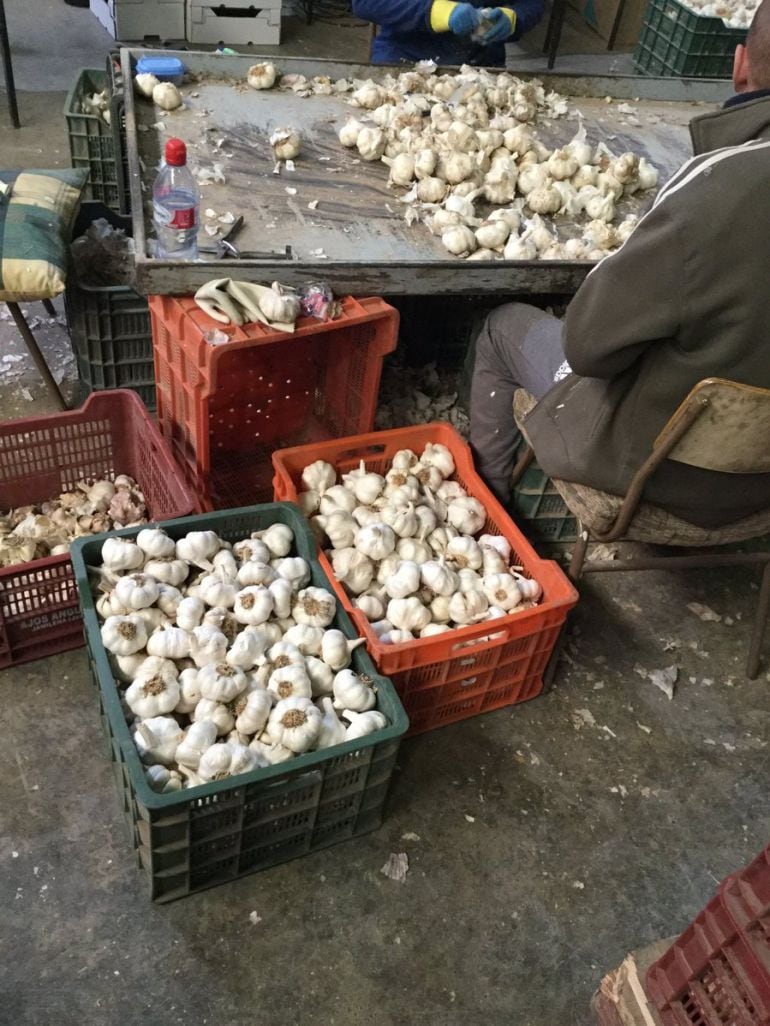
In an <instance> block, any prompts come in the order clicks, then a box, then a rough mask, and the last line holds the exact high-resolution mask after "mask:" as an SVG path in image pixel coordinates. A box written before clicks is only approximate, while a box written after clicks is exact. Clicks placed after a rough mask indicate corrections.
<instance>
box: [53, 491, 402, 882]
mask: <svg viewBox="0 0 770 1026" xmlns="http://www.w3.org/2000/svg"><path fill="white" fill-rule="evenodd" d="M274 523H282V524H286V525H288V526H289V527H291V529H292V531H293V532H294V539H295V551H294V553H293V554H295V555H299V556H302V557H303V558H304V559H306V560H307V561H308V563H309V564H310V566H311V584H312V585H313V586H315V587H319V588H325V589H326V590H329V591H330V590H331V586H330V585H329V582H328V579H327V577H326V575H325V574H324V572H323V570H322V569H321V567H320V565H319V564H318V563H317V562H316V561H315V541H314V539H313V536H312V534H311V533H310V530H309V528H308V527H307V524H306V522H305V520H304V517H303V516H302V514H301V513H300V511H299V509H298V508H297V507H296V506H294V505H292V504H291V503H286V502H279V503H270V504H266V505H264V506H251V507H248V508H244V509H232V510H227V511H225V512H219V513H207V514H202V515H201V516H191V517H182V518H180V519H178V520H169V521H167V522H166V523H164V524H163V529H164V530H165V531H166V532H167V533H168V534H169V535H170V536H171V537H172V538H180V537H182V536H183V535H185V534H187V533H188V532H189V531H202V530H213V531H216V532H217V534H218V535H219V536H220V537H221V538H223V539H224V540H226V541H230V542H234V541H237V540H239V539H241V538H248V537H249V536H250V534H251V532H252V531H258V530H264V529H265V528H266V527H268V526H269V525H270V524H274ZM139 530H140V529H139V528H126V529H124V530H121V531H114V532H111V536H114V537H124V538H133V537H135V535H136V534H137V532H138V531H139ZM104 538H105V536H104V535H102V536H101V537H94V538H81V539H78V540H77V541H76V542H75V543H74V545H73V546H72V552H71V555H72V565H73V569H74V572H75V578H76V580H77V585H78V593H79V598H80V604H81V608H82V610H83V620H84V624H85V636H86V647H87V650H88V656H89V661H90V664H91V669H92V674H93V679H94V684H95V685H96V692H97V699H98V704H99V710H100V715H101V720H102V726H103V727H104V730H105V734H106V736H107V744H108V752H109V755H110V758H111V759H112V762H113V769H114V771H115V777H116V780H117V782H118V789H119V792H120V795H121V805H122V808H123V812H124V814H125V817H126V821H127V825H128V828H129V833H130V837H131V839H132V843H133V845H134V847H135V849H136V852H137V857H138V861H139V866H140V868H141V869H142V870H143V871H144V873H145V876H146V878H147V882H148V884H149V890H150V896H151V898H152V899H153V900H154V901H158V902H166V901H173V900H174V899H176V898H181V897H184V896H185V895H188V894H193V893H195V892H196V891H201V890H204V889H205V888H207V887H214V886H216V885H217V884H220V883H225V882H226V881H228V880H234V879H237V878H238V877H241V876H245V875H246V874H248V873H254V872H256V871H257V870H261V869H267V868H268V867H270V866H275V865H279V864H281V863H284V862H288V861H289V860H290V859H294V858H297V857H298V856H300V855H307V854H309V853H310V852H314V851H319V850H320V849H322V848H326V847H328V846H329V845H332V844H337V843H339V842H340V841H345V840H348V839H350V838H352V837H357V836H359V835H361V834H363V833H366V832H368V831H371V830H376V829H377V828H378V827H379V826H380V824H381V822H382V817H383V809H384V805H385V800H386V798H387V794H388V789H389V786H390V781H391V777H392V775H393V771H394V769H395V765H396V757H397V755H398V749H399V745H400V742H401V738H402V737H403V735H404V734H405V733H406V730H407V727H408V725H409V721H408V719H407V716H406V713H405V712H404V708H403V706H402V705H401V702H400V701H399V699H398V696H397V694H396V691H395V689H394V687H393V685H392V683H391V682H390V680H388V678H386V677H382V676H380V675H379V674H378V673H377V671H376V670H375V668H374V664H373V663H372V661H371V659H370V658H369V656H368V655H367V654H366V652H365V651H363V650H362V649H361V648H358V649H356V651H355V652H354V653H353V669H354V670H356V672H358V673H363V674H366V675H367V676H368V677H370V678H371V679H372V680H373V682H374V688H375V691H376V693H377V704H376V708H377V709H379V710H380V711H381V712H382V713H384V715H385V716H386V717H387V720H388V726H387V727H385V728H383V729H382V730H380V731H377V732H375V733H374V734H368V735H366V737H362V738H358V739H356V740H352V741H345V742H344V743H343V744H341V745H335V746H334V747H333V748H327V749H324V750H323V751H316V752H306V753H305V754H304V755H298V756H296V757H295V758H294V759H292V760H291V761H290V762H285V763H280V764H279V765H276V766H269V767H266V768H264V769H257V770H253V771H252V772H251V773H244V774H241V775H240V776H236V777H230V778H227V779H225V780H220V781H216V782H213V783H210V784H204V785H200V786H197V787H194V788H189V789H186V790H183V791H176V792H173V793H171V794H158V793H157V792H156V791H153V790H152V788H151V787H150V785H149V783H148V782H147V778H146V777H145V773H144V767H143V765H142V763H141V761H140V758H139V753H138V752H137V750H136V748H135V746H134V743H133V740H132V738H131V733H130V731H129V728H128V724H127V723H126V719H125V716H124V714H123V709H122V707H121V701H120V693H119V691H118V688H117V686H116V682H115V679H114V676H113V673H112V669H111V667H110V664H109V661H108V657H107V652H106V650H105V648H104V645H103V644H102V641H101V634H100V628H99V620H98V617H97V615H96V610H95V608H94V601H93V596H92V593H91V583H90V580H89V577H88V571H87V569H86V568H87V566H89V565H98V564H99V563H100V562H101V548H102V544H103V543H104ZM337 610H338V611H337V616H336V618H335V620H334V622H333V626H334V627H337V628H338V629H339V630H341V631H342V632H343V633H344V634H345V635H346V636H347V637H349V638H354V637H355V636H356V632H355V629H354V627H353V625H352V623H351V621H350V619H349V618H348V616H347V614H346V613H345V612H344V610H342V609H341V607H340V606H339V605H338V607H337Z"/></svg>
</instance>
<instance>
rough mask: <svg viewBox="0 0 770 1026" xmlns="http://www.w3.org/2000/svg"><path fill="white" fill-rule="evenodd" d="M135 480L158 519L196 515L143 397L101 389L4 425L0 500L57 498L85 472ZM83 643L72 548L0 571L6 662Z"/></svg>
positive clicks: (1, 503)
mask: <svg viewBox="0 0 770 1026" xmlns="http://www.w3.org/2000/svg"><path fill="white" fill-rule="evenodd" d="M116 474H129V475H130V476H131V477H133V478H135V479H136V480H137V481H138V482H139V485H140V486H141V489H142V491H143V492H144V495H145V498H146V500H147V506H148V509H149V511H150V514H151V516H152V517H153V519H154V520H168V519H171V518H172V517H179V516H186V515H187V514H188V513H190V512H192V510H193V506H194V501H195V500H194V499H193V497H192V495H191V493H190V492H189V491H188V489H187V487H186V485H185V483H184V479H183V477H182V475H181V472H180V470H179V468H178V467H177V466H176V464H175V463H174V460H173V459H172V457H171V453H170V452H169V449H168V446H167V445H166V443H165V441H164V440H163V438H162V436H161V434H160V432H159V431H158V428H157V426H156V425H155V423H154V422H153V421H152V419H151V418H150V415H149V413H148V412H147V409H146V407H145V406H144V404H143V403H142V401H141V399H140V398H139V397H138V396H137V395H136V394H135V393H134V392H130V391H128V390H127V389H118V390H115V391H110V392H98V393H95V394H94V395H92V396H90V397H89V398H88V400H87V401H86V402H85V403H84V404H83V406H82V407H81V408H80V409H78V410H70V411H69V412H66V413H52V414H49V415H47V416H43V417H28V418H25V419H24V420H15V421H9V422H8V423H7V424H2V425H0V507H2V508H3V509H10V508H13V507H16V506H24V505H28V504H32V503H38V502H43V501H45V500H46V499H51V498H54V497H55V496H56V495H58V494H59V492H62V491H66V490H68V489H71V488H73V487H74V485H75V483H76V482H77V481H79V480H81V478H93V477H114V476H115V475H116ZM82 644H83V627H82V622H81V616H80V608H79V605H78V598H77V589H76V587H75V579H74V577H73V574H72V566H71V564H70V558H69V556H67V555H62V556H49V557H48V558H47V559H38V560H35V561H34V562H31V563H24V564H21V565H19V566H12V567H6V568H4V569H0V669H4V668H5V667H8V666H13V665H16V664H17V663H24V662H28V661H29V660H31V659H41V658H43V657H44V656H49V655H54V654H55V653H57V652H65V651H67V650H68V649H71V648H78V647H79V646H80V645H82Z"/></svg>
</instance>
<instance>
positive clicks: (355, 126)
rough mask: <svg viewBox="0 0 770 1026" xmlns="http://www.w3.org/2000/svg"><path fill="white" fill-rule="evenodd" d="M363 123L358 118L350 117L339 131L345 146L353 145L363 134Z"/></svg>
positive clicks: (339, 136)
mask: <svg viewBox="0 0 770 1026" xmlns="http://www.w3.org/2000/svg"><path fill="white" fill-rule="evenodd" d="M363 127H364V126H363V125H362V124H361V122H360V121H358V120H357V119H356V118H348V120H347V121H346V122H345V124H344V125H343V126H342V128H341V129H340V130H339V132H338V133H337V135H338V138H339V140H340V142H341V143H342V145H343V146H347V147H348V149H353V147H354V146H355V145H356V144H357V142H358V136H359V135H360V134H361V131H362V129H363Z"/></svg>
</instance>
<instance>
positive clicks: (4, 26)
mask: <svg viewBox="0 0 770 1026" xmlns="http://www.w3.org/2000/svg"><path fill="white" fill-rule="evenodd" d="M0 52H2V58H3V72H4V74H5V93H6V96H7V97H8V113H9V115H10V117H11V124H12V125H13V127H14V128H21V122H20V121H19V107H18V104H17V102H16V83H15V82H14V79H13V64H12V62H11V44H10V43H9V42H8V23H7V22H6V20H5V4H4V0H0Z"/></svg>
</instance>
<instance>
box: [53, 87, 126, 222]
mask: <svg viewBox="0 0 770 1026" xmlns="http://www.w3.org/2000/svg"><path fill="white" fill-rule="evenodd" d="M108 85H109V80H108V76H107V72H106V71H99V70H97V69H93V68H83V69H82V70H81V71H80V72H79V74H78V77H77V78H76V79H75V83H74V85H73V86H72V88H71V89H70V91H69V93H68V94H67V99H66V101H65V103H64V117H65V119H66V121H67V136H68V139H69V147H70V160H71V163H72V166H73V167H83V168H86V169H87V170H88V181H87V183H86V187H85V189H84V191H83V198H84V199H91V200H99V201H101V202H102V203H105V204H106V205H107V206H108V207H110V209H111V210H118V211H122V212H123V213H126V212H127V211H128V209H129V207H128V200H127V193H126V188H125V186H126V182H125V181H124V175H123V173H122V168H121V171H120V172H119V171H118V167H117V164H118V162H119V161H121V160H122V156H121V144H120V132H121V129H122V126H123V121H124V105H123V95H122V93H120V94H113V95H112V97H111V100H110V124H109V125H108V124H107V122H106V121H105V120H104V118H102V117H100V116H99V115H97V114H84V113H83V110H82V105H83V97H84V96H88V95H91V94H93V93H100V92H102V90H103V89H106V88H107V87H108ZM116 138H117V142H116ZM116 153H117V154H118V158H117V160H116Z"/></svg>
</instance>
